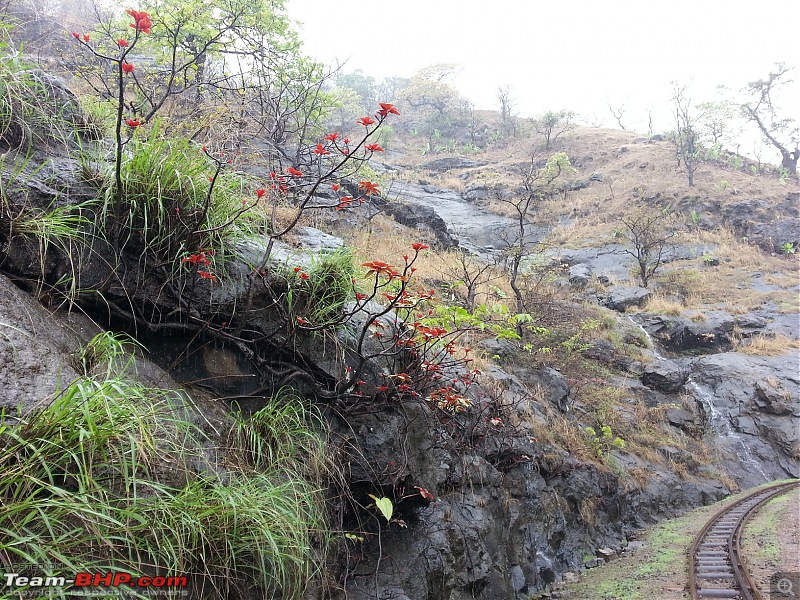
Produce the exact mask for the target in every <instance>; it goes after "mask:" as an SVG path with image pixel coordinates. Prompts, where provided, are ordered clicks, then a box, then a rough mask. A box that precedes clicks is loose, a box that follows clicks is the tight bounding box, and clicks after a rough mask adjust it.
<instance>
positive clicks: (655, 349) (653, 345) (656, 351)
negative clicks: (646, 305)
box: [625, 315, 667, 360]
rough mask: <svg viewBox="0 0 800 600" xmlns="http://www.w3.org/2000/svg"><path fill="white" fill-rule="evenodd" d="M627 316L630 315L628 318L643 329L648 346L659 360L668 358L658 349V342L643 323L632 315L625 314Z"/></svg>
mask: <svg viewBox="0 0 800 600" xmlns="http://www.w3.org/2000/svg"><path fill="white" fill-rule="evenodd" d="M625 316H626V317H628V320H629V321H630V322H631V323H633V324H634V325H636V327H638V328H639V329H640V330H641V331H642V333H643V334H644V336H645V337H646V338H647V346H648V348H649V349H650V350H652V351H653V354H654V355H655V357H656V358H657V359H658V360H667V357H666V356H664V355H663V354H661V352H660V351H659V349H658V345H657V344H656V342H655V340H653V338H652V337H651V336H650V334H649V333H648V332H647V330H646V329H645V328H644V327H642V325H641V324H639V323H637V322H636V321H635V320H634V319H633V317H631V316H630V315H625Z"/></svg>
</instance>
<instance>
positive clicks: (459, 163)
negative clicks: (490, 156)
mask: <svg viewBox="0 0 800 600" xmlns="http://www.w3.org/2000/svg"><path fill="white" fill-rule="evenodd" d="M486 164H487V163H486V162H484V161H478V160H473V159H471V158H464V157H463V156H450V157H445V158H437V159H434V160H431V161H428V162H426V163H424V164H423V165H422V168H423V169H428V170H429V171H450V170H452V169H474V168H475V167H483V166H485V165H486Z"/></svg>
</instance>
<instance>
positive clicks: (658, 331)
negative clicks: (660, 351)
mask: <svg viewBox="0 0 800 600" xmlns="http://www.w3.org/2000/svg"><path fill="white" fill-rule="evenodd" d="M634 320H635V321H636V322H637V323H640V324H641V326H642V327H643V328H644V329H645V331H647V333H649V334H650V335H651V336H653V337H654V338H655V339H656V340H658V341H659V342H660V343H661V344H662V345H664V346H665V347H666V348H668V349H670V350H675V351H682V350H693V349H705V350H719V349H726V348H728V347H730V344H731V334H732V333H733V328H734V325H735V324H736V320H735V319H734V318H733V316H731V315H730V314H728V313H726V312H724V311H721V310H709V311H703V312H702V313H700V312H699V311H686V312H685V313H684V314H683V315H681V316H675V317H673V316H668V315H656V314H650V313H641V314H639V315H636V316H635V317H634Z"/></svg>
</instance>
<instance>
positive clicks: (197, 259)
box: [176, 209, 211, 265]
mask: <svg viewBox="0 0 800 600" xmlns="http://www.w3.org/2000/svg"><path fill="white" fill-rule="evenodd" d="M176 210H177V209H176ZM182 262H185V263H192V264H194V265H208V264H211V263H210V262H209V260H208V259H207V258H206V254H205V252H201V253H200V254H192V255H191V256H188V257H186V258H184V259H183V260H182Z"/></svg>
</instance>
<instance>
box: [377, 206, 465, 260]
mask: <svg viewBox="0 0 800 600" xmlns="http://www.w3.org/2000/svg"><path fill="white" fill-rule="evenodd" d="M376 204H378V205H381V206H382V208H383V211H384V212H385V213H386V214H387V215H389V216H391V217H392V218H393V219H394V220H395V221H397V222H398V223H400V224H401V225H405V226H406V227H411V228H412V229H427V230H429V231H431V232H432V233H433V234H434V236H436V241H437V242H438V243H439V244H440V245H441V246H442V247H443V248H445V249H446V248H453V247H455V246H458V245H459V244H458V240H457V239H456V238H455V237H453V236H452V235H451V234H450V232H449V231H448V229H447V223H446V222H445V221H444V220H443V219H442V218H441V217H440V216H439V215H438V214H437V212H436V210H435V209H434V208H432V207H430V206H424V205H421V204H416V203H411V202H403V201H392V202H385V203H383V202H379V203H376Z"/></svg>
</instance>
